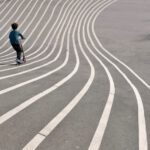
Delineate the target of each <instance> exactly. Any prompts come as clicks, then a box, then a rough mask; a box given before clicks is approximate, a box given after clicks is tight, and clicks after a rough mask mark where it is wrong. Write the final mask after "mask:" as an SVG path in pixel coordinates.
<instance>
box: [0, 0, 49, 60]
mask: <svg viewBox="0 0 150 150" xmlns="http://www.w3.org/2000/svg"><path fill="white" fill-rule="evenodd" d="M45 1H46V0H43V1H42V3H41V5H40V7H38V9H37V11H36V13H35V15H34V17H33V18H32V20H31V21H30V23H29V24H28V26H27V27H26V28H25V30H24V31H23V32H22V34H25V32H26V30H27V29H28V28H29V26H30V25H32V23H33V20H34V19H35V18H36V17H37V15H38V13H39V12H40V10H41V8H42V6H43V5H44V3H45ZM51 1H52V0H50V1H49V3H48V5H46V9H45V10H44V12H43V14H42V16H41V18H40V19H39V20H38V22H37V24H36V26H35V27H34V28H33V30H32V32H31V33H30V35H29V36H28V38H27V39H26V41H25V42H24V44H25V43H26V42H27V41H28V40H29V37H31V35H32V34H33V32H34V31H35V29H36V27H37V26H38V25H39V23H40V22H41V20H42V19H43V18H44V15H45V14H46V12H47V11H48V8H49V6H50V4H51ZM7 42H8V40H6V42H5V43H3V45H2V46H1V47H3V46H4V45H5V44H6V43H7ZM10 49H11V47H10V48H8V49H7V50H5V51H4V52H7V51H8V50H10ZM4 52H1V53H0V54H3V53H4ZM10 54H12V53H10ZM10 54H8V55H10ZM8 55H6V56H8ZM2 57H4V56H1V57H0V58H2Z"/></svg>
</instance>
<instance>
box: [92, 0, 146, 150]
mask: <svg viewBox="0 0 150 150" xmlns="http://www.w3.org/2000/svg"><path fill="white" fill-rule="evenodd" d="M115 1H117V0H115ZM115 1H114V2H115ZM106 7H107V6H106ZM106 7H104V8H103V9H102V10H101V11H99V12H98V13H97V14H96V15H95V18H96V17H97V16H98V15H99V13H100V12H102V11H103V10H104V9H105V8H106ZM92 27H93V28H92V29H93V31H94V26H92ZM93 34H94V33H93ZM97 40H98V39H97ZM97 42H98V43H99V46H100V47H101V44H100V42H99V40H98V41H97ZM101 48H102V49H103V47H101ZM96 51H97V52H98V53H99V54H100V55H101V56H102V57H103V58H105V59H106V60H107V61H108V62H109V63H110V64H112V65H113V66H114V67H115V68H116V70H117V71H118V72H119V73H120V74H121V75H122V76H123V77H124V79H125V80H126V81H127V82H128V83H129V85H130V86H131V88H132V89H133V91H134V93H135V96H136V99H137V104H138V125H139V150H148V143H147V133H146V121H145V114H144V106H143V102H142V99H141V96H140V94H139V91H138V89H137V88H136V87H135V85H134V84H133V83H132V82H131V81H130V79H129V78H128V77H127V76H126V74H125V73H123V72H122V71H121V70H120V69H119V67H118V66H117V65H116V64H114V63H113V62H112V61H111V60H109V59H108V58H107V57H106V56H104V55H103V54H102V53H101V52H100V51H99V50H98V49H97V48H96Z"/></svg>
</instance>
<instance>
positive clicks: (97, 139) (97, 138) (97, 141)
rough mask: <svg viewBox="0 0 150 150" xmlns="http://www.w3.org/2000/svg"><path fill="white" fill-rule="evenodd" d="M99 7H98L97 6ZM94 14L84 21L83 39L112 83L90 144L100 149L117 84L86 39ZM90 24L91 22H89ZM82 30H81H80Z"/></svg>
mask: <svg viewBox="0 0 150 150" xmlns="http://www.w3.org/2000/svg"><path fill="white" fill-rule="evenodd" d="M111 2H112V1H106V2H105V1H104V3H103V4H102V5H100V6H99V5H97V6H96V8H95V7H94V8H93V9H91V12H92V13H93V12H95V11H97V10H101V9H102V8H103V7H104V6H106V5H110V3H111ZM97 7H98V8H97ZM91 15H92V14H91V13H90V12H89V14H87V15H86V18H85V20H84V23H83V27H82V30H83V31H82V32H83V33H82V34H83V40H84V43H85V45H86V46H87V48H88V50H89V51H90V53H91V54H92V55H93V56H94V57H95V58H96V60H97V61H98V62H99V63H100V64H101V66H102V67H103V68H104V70H105V72H106V74H107V76H108V79H109V83H110V91H109V96H108V99H107V103H106V105H105V108H104V111H103V113H102V117H101V119H100V122H99V125H98V128H97V130H96V132H95V134H94V137H93V140H92V142H91V144H90V146H89V150H98V149H99V147H100V145H101V142H102V139H103V136H104V133H105V130H106V127H107V123H108V120H109V116H110V112H111V108H112V105H113V101H114V94H115V86H114V81H113V78H112V76H111V74H110V72H109V70H108V68H107V67H106V66H105V65H104V63H103V62H102V61H101V60H100V59H99V58H98V57H97V55H95V54H94V52H93V51H92V50H91V49H90V48H89V46H88V43H87V41H86V37H85V26H86V23H87V19H88V17H89V16H91ZM88 25H89V24H88ZM79 28H81V24H80V26H79ZM79 31H80V30H79ZM89 39H90V41H92V40H91V37H90V38H89Z"/></svg>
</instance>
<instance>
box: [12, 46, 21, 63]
mask: <svg viewBox="0 0 150 150" xmlns="http://www.w3.org/2000/svg"><path fill="white" fill-rule="evenodd" d="M12 46H13V48H14V49H15V51H16V55H17V58H16V63H17V64H21V63H22V61H21V53H22V49H21V47H20V45H19V44H13V45H12Z"/></svg>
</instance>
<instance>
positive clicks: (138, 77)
mask: <svg viewBox="0 0 150 150" xmlns="http://www.w3.org/2000/svg"><path fill="white" fill-rule="evenodd" d="M97 17H98V14H97V15H96V16H95V19H94V21H93V23H92V32H93V36H94V38H95V40H96V42H97V43H98V44H99V46H100V47H101V48H102V50H103V51H104V52H106V53H107V54H108V55H109V56H111V57H112V58H113V59H115V60H116V61H117V62H119V63H120V64H122V65H123V66H124V67H125V68H127V69H128V70H129V71H130V72H131V73H132V74H133V75H134V76H135V77H136V78H137V79H139V80H140V81H141V82H142V83H143V84H144V85H145V86H146V87H147V88H148V89H150V85H149V84H148V83H146V82H145V81H144V80H143V79H142V78H141V77H140V76H139V75H138V74H137V73H135V72H134V71H133V70H132V69H131V68H130V67H129V66H127V65H126V64H125V63H124V62H122V61H121V60H119V59H118V58H117V57H115V56H114V55H113V54H111V53H110V52H109V51H108V50H107V49H106V48H105V47H104V46H103V45H102V43H101V42H100V41H99V39H98V37H97V36H96V33H95V30H94V24H95V21H96V18H97Z"/></svg>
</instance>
